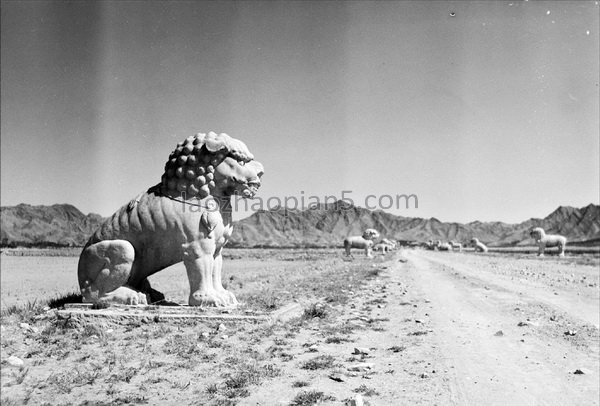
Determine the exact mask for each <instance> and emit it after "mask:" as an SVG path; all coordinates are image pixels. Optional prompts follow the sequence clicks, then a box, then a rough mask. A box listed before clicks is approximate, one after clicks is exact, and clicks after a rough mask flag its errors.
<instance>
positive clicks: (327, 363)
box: [300, 355, 336, 371]
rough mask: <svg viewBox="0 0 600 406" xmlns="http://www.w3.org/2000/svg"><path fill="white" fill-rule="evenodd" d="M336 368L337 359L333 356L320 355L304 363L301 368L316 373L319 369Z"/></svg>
mask: <svg viewBox="0 0 600 406" xmlns="http://www.w3.org/2000/svg"><path fill="white" fill-rule="evenodd" d="M334 366H336V363H335V358H333V357H332V356H331V355H319V356H316V357H314V358H312V359H309V360H308V361H305V362H303V363H302V364H301V365H300V368H302V369H308V370H311V371H314V370H317V369H326V368H332V367H334Z"/></svg>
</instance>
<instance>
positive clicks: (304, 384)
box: [292, 381, 310, 388]
mask: <svg viewBox="0 0 600 406" xmlns="http://www.w3.org/2000/svg"><path fill="white" fill-rule="evenodd" d="M307 386H310V383H308V382H306V381H294V383H292V388H304V387H307Z"/></svg>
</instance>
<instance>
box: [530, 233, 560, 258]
mask: <svg viewBox="0 0 600 406" xmlns="http://www.w3.org/2000/svg"><path fill="white" fill-rule="evenodd" d="M529 235H530V236H531V238H533V239H534V240H535V243H536V244H537V245H538V247H539V250H538V256H540V257H543V256H544V251H545V250H546V248H549V247H558V256H559V257H564V256H565V247H566V245H567V238H566V237H563V236H562V235H557V234H546V232H545V231H544V229H543V228H541V227H536V228H534V229H533V230H531V232H530V233H529Z"/></svg>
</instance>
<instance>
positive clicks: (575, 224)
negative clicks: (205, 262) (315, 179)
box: [231, 202, 600, 247]
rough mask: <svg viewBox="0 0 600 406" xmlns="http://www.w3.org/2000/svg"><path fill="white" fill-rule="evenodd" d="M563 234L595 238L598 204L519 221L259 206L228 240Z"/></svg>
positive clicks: (494, 240) (307, 242) (507, 242)
mask: <svg viewBox="0 0 600 406" xmlns="http://www.w3.org/2000/svg"><path fill="white" fill-rule="evenodd" d="M538 226H539V227H543V228H544V229H545V230H546V232H548V233H559V234H563V235H566V236H567V238H568V239H569V241H571V242H583V243H585V244H592V243H594V240H596V242H597V243H600V206H597V205H593V204H590V205H588V206H586V207H582V208H580V209H577V208H573V207H563V206H561V207H559V208H557V209H556V210H555V211H554V212H552V213H551V214H549V215H548V216H547V217H546V218H544V219H529V220H527V221H524V222H522V223H519V224H506V223H502V222H487V223H482V222H479V221H475V222H471V223H467V224H461V223H443V222H441V221H439V220H438V219H436V218H429V219H423V218H416V217H401V216H394V215H392V214H389V213H386V212H383V211H370V210H367V209H363V208H360V207H355V206H349V205H347V204H346V203H343V202H337V203H335V204H330V205H322V206H320V207H317V208H315V209H309V210H304V211H297V210H278V211H261V212H257V213H254V214H253V215H252V216H250V217H248V218H246V219H244V220H242V221H240V222H238V224H237V226H236V228H235V230H234V233H233V236H232V241H231V244H232V245H238V246H282V247H284V246H339V245H340V244H341V241H342V240H343V238H344V237H345V236H347V235H359V234H361V233H362V230H364V229H365V228H375V229H377V230H379V232H380V233H381V234H382V236H385V237H388V238H394V239H397V240H403V241H427V240H429V239H432V240H442V241H449V240H456V241H461V242H463V243H464V242H467V241H469V240H470V239H471V238H472V237H477V238H479V239H480V240H481V241H483V242H485V243H486V244H488V245H490V246H514V245H531V244H532V243H533V241H532V240H531V238H530V237H529V230H530V229H531V228H532V227H538Z"/></svg>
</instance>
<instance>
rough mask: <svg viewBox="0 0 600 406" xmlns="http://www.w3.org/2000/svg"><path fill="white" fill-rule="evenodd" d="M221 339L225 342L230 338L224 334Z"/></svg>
mask: <svg viewBox="0 0 600 406" xmlns="http://www.w3.org/2000/svg"><path fill="white" fill-rule="evenodd" d="M221 338H222V339H223V340H227V339H228V338H229V336H228V335H226V334H223V335H222V336H221Z"/></svg>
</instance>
